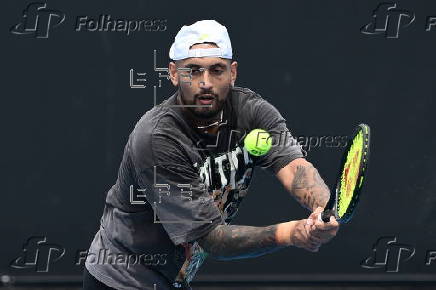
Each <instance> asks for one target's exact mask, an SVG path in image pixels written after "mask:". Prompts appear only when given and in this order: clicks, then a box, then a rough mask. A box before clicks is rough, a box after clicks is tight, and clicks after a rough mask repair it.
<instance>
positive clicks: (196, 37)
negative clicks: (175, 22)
mask: <svg viewBox="0 0 436 290" xmlns="http://www.w3.org/2000/svg"><path fill="white" fill-rule="evenodd" d="M204 42H212V43H215V44H216V45H217V46H218V47H216V48H198V49H190V48H191V46H193V45H194V44H197V43H204ZM207 56H208V57H221V58H228V59H232V44H231V43H230V37H229V34H228V33H227V28H226V27H225V26H223V25H221V24H219V23H218V22H216V21H215V20H201V21H197V22H195V23H194V24H192V25H185V26H183V27H182V28H181V29H180V31H179V32H178V33H177V35H176V37H175V38H174V43H173V44H172V45H171V48H170V58H171V59H172V60H180V59H185V58H189V57H207Z"/></svg>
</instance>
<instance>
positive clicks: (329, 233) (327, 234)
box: [306, 207, 339, 244]
mask: <svg viewBox="0 0 436 290" xmlns="http://www.w3.org/2000/svg"><path fill="white" fill-rule="evenodd" d="M323 210H324V209H323V208H321V207H318V208H316V210H315V211H314V212H312V213H311V214H310V216H309V218H308V219H307V220H306V224H307V227H308V233H309V240H310V241H311V243H315V244H316V243H318V244H325V243H328V242H329V241H330V240H331V239H332V238H333V237H335V236H336V234H337V232H338V230H339V223H338V222H337V220H336V219H335V217H334V216H331V217H330V221H329V222H327V223H325V222H323V221H320V220H319V219H318V216H319V215H320V214H321V213H322V212H323Z"/></svg>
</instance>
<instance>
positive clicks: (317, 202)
mask: <svg viewBox="0 0 436 290" xmlns="http://www.w3.org/2000/svg"><path fill="white" fill-rule="evenodd" d="M290 192H291V193H292V194H293V196H294V197H295V199H296V200H297V201H298V202H299V203H300V204H301V205H302V206H304V207H306V208H307V209H309V210H311V211H313V210H315V209H316V208H317V207H319V206H320V207H322V208H324V207H325V206H326V204H327V202H328V200H329V198H330V190H329V188H328V187H327V185H326V184H325V183H324V180H323V179H322V178H321V176H320V175H319V173H318V170H317V169H316V168H315V167H313V165H312V164H310V163H309V165H298V166H297V168H296V171H295V175H294V180H293V182H292V184H291V188H290Z"/></svg>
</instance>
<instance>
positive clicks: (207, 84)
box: [200, 69, 212, 90]
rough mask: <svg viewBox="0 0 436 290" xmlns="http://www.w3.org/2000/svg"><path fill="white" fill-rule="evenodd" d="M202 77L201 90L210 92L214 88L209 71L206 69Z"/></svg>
mask: <svg viewBox="0 0 436 290" xmlns="http://www.w3.org/2000/svg"><path fill="white" fill-rule="evenodd" d="M201 75H202V77H201V80H200V88H201V89H204V90H210V89H211V88H212V82H211V76H210V74H209V70H207V69H205V70H204V71H203V73H202V74H201Z"/></svg>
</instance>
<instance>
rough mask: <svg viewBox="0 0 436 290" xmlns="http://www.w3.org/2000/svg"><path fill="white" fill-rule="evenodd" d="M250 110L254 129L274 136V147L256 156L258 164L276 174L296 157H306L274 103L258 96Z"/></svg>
mask: <svg viewBox="0 0 436 290" xmlns="http://www.w3.org/2000/svg"><path fill="white" fill-rule="evenodd" d="M250 111H251V120H252V124H253V129H255V128H259V129H264V130H266V131H268V132H269V133H270V134H271V136H272V147H271V149H270V150H269V151H268V153H267V154H265V155H263V156H260V157H257V158H256V163H255V164H256V165H257V166H260V167H262V168H267V169H268V170H269V171H270V172H272V173H274V174H276V173H277V172H278V171H279V170H280V169H281V168H283V167H285V166H286V165H287V164H288V163H290V162H291V161H293V160H294V159H296V158H301V157H305V152H304V151H303V149H302V148H301V146H300V144H299V143H298V142H297V140H296V139H295V138H294V137H293V136H292V134H291V132H290V130H289V129H288V128H287V126H286V120H285V119H284V118H283V117H282V115H281V114H280V112H279V111H278V110H277V109H276V108H275V107H274V106H273V105H271V104H270V103H269V102H268V101H266V100H265V99H263V98H261V97H256V98H254V100H252V107H251V110H250Z"/></svg>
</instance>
